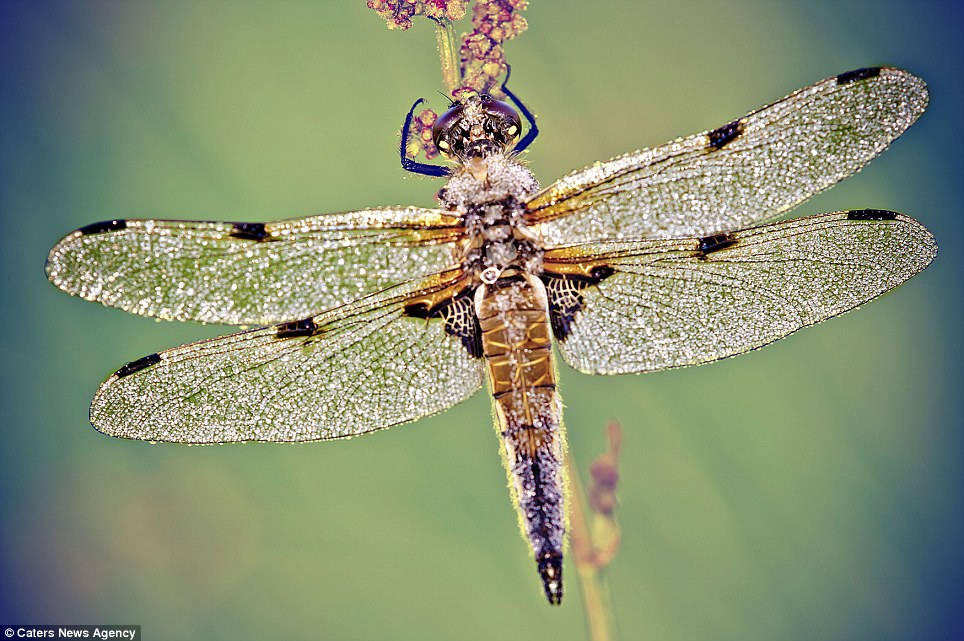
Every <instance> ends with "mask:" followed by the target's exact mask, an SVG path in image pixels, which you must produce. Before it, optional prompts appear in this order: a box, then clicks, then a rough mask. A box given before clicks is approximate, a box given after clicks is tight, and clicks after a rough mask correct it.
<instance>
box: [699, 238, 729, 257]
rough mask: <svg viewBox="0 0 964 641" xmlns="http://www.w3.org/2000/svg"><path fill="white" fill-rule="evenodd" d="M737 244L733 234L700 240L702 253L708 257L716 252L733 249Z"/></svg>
mask: <svg viewBox="0 0 964 641" xmlns="http://www.w3.org/2000/svg"><path fill="white" fill-rule="evenodd" d="M735 244H736V238H733V236H732V235H731V234H713V235H712V236H704V237H703V238H700V253H701V254H703V255H704V256H706V255H707V254H711V253H713V252H715V251H720V250H721V249H726V248H727V247H732V246H733V245H735Z"/></svg>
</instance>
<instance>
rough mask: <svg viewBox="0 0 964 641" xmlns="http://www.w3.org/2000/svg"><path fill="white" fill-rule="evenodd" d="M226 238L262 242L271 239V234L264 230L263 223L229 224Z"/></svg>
mask: <svg viewBox="0 0 964 641" xmlns="http://www.w3.org/2000/svg"><path fill="white" fill-rule="evenodd" d="M231 227H232V229H231V231H230V232H229V233H228V236H231V237H232V238H240V239H242V240H255V241H259V242H260V241H263V240H267V239H269V238H271V232H269V231H268V230H267V229H265V223H231Z"/></svg>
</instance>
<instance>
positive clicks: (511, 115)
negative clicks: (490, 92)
mask: <svg viewBox="0 0 964 641" xmlns="http://www.w3.org/2000/svg"><path fill="white" fill-rule="evenodd" d="M485 98H488V97H487V96H486V97H485ZM485 98H483V100H482V108H483V109H484V110H485V113H487V114H488V115H490V116H492V120H490V122H493V121H494V126H496V127H498V128H501V129H502V131H501V134H502V135H503V136H505V140H504V141H503V142H504V143H506V144H509V143H510V142H513V141H515V140H516V139H518V138H519V135H520V134H521V133H522V120H521V119H520V118H519V113H518V112H517V111H516V110H515V109H513V108H512V107H511V106H510V105H509V104H508V103H505V102H502V101H501V100H495V99H494V98H488V99H487V100H486V99H485ZM493 133H496V132H493Z"/></svg>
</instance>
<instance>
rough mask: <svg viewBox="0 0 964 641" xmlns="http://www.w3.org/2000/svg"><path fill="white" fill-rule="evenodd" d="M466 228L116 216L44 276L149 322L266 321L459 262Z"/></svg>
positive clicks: (364, 215) (68, 243)
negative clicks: (456, 245) (455, 246)
mask: <svg viewBox="0 0 964 641" xmlns="http://www.w3.org/2000/svg"><path fill="white" fill-rule="evenodd" d="M459 224H460V220H459V218H458V216H453V215H451V214H448V213H445V212H442V211H439V210H435V209H420V208H417V207H397V208H385V209H369V210H363V211H355V212H348V213H344V214H330V215H323V216H313V217H309V218H301V219H293V220H287V221H280V222H274V223H263V224H262V223H215V222H191V221H173V220H126V221H125V220H117V221H108V222H104V223H96V224H94V225H89V226H88V227H84V228H82V229H79V230H77V231H75V232H73V233H72V234H70V235H68V236H67V237H65V238H64V239H63V240H61V241H60V242H59V243H58V244H57V245H56V246H55V247H54V248H53V249H52V250H51V251H50V255H49V256H48V258H47V276H48V278H49V279H50V280H51V282H53V283H54V284H55V285H57V287H59V288H61V289H62V290H64V291H66V292H67V293H69V294H72V295H75V296H80V297H81V298H85V299H87V300H93V301H97V302H100V303H103V304H105V305H108V306H110V307H118V308H120V309H123V310H125V311H128V312H132V313H134V314H140V315H142V316H155V317H158V318H164V319H169V320H193V321H201V322H203V323H224V324H228V325H266V324H270V323H278V322H281V321H286V320H291V319H293V318H303V317H306V316H309V315H311V314H314V313H317V312H319V311H322V310H325V309H329V308H332V307H336V306H338V305H341V304H344V303H346V302H349V301H352V300H355V299H357V298H360V297H362V296H365V295H367V294H371V293H373V292H376V291H380V290H382V289H384V288H385V287H388V286H390V285H394V284H396V283H399V282H402V281H405V280H407V279H411V278H417V277H419V276H426V275H429V274H433V273H436V272H439V271H441V270H443V269H445V268H448V267H451V266H452V264H453V263H454V259H453V254H452V246H451V245H450V244H448V243H449V241H451V240H454V239H455V238H457V237H458V234H459V233H460V229H459V228H458V225H459Z"/></svg>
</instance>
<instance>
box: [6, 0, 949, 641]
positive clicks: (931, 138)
mask: <svg viewBox="0 0 964 641" xmlns="http://www.w3.org/2000/svg"><path fill="white" fill-rule="evenodd" d="M0 6H2V15H0V41H2V44H0V50H2V61H0V62H2V112H0V128H2V129H0V133H2V138H0V171H2V184H0V211H2V239H3V242H2V250H0V260H2V274H3V278H2V288H3V292H2V299H0V300H2V304H0V314H2V323H3V324H2V329H3V332H2V339H0V340H2V347H0V356H2V363H3V367H2V381H0V382H2V385H0V394H2V398H0V402H2V413H0V416H2V419H0V423H2V428H0V461H2V462H0V466H2V467H0V479H2V488H3V495H2V503H0V545H2V547H0V605H2V616H0V619H2V621H0V623H6V622H19V623H108V622H109V623H136V624H141V625H143V629H144V638H145V639H269V638H284V639H300V638H326V639H393V640H400V639H502V638H510V637H519V638H525V639H530V640H533V641H534V640H536V639H543V638H545V639H576V638H584V637H585V632H584V629H585V628H584V622H583V613H582V610H581V606H580V599H579V585H578V583H577V581H576V580H575V573H574V572H573V570H572V567H571V565H570V566H567V570H566V572H567V573H568V576H569V581H568V594H567V598H566V602H565V603H564V605H563V606H562V607H561V608H560V609H552V608H550V607H548V606H547V605H546V603H545V601H544V597H543V596H542V594H541V589H540V586H539V584H538V577H537V575H536V572H535V569H534V567H533V563H532V561H531V560H530V558H529V557H528V556H527V552H526V546H525V545H524V543H523V542H522V540H521V539H520V538H519V535H518V531H517V526H516V521H515V515H514V513H513V510H512V508H511V507H510V505H509V502H508V498H507V492H506V489H505V478H504V474H503V471H502V469H501V466H500V461H499V456H498V454H497V442H496V439H495V437H494V435H493V433H492V429H491V427H490V415H489V406H488V401H487V399H486V398H485V396H484V395H479V396H478V397H476V398H474V399H472V400H471V401H469V402H467V403H465V404H463V405H461V406H459V407H457V408H455V409H453V410H451V411H449V412H447V413H445V414H443V415H441V416H437V417H434V418H430V419H426V420H423V421H420V422H419V423H418V424H416V425H410V426H405V427H399V428H396V429H393V430H389V431H387V432H383V433H379V434H377V435H374V436H371V437H366V438H362V439H356V440H352V441H350V442H337V443H328V444H314V445H302V446H286V445H241V446H220V447H206V448H187V447H178V446H157V445H155V446H151V445H148V444H146V443H136V442H127V441H121V440H115V439H110V438H108V437H105V436H102V435H100V434H98V433H97V432H95V431H94V430H93V429H92V428H91V427H90V426H89V425H88V423H87V406H88V402H89V400H90V397H91V395H92V394H93V392H94V390H95V389H96V388H97V385H98V384H99V383H100V381H101V380H102V379H103V378H104V377H106V375H107V374H108V373H110V372H112V371H113V370H115V369H116V368H117V367H118V366H120V365H121V364H123V363H125V362H127V361H130V360H132V359H134V358H137V357H140V356H142V355H144V354H148V353H152V352H155V351H157V350H158V349H161V348H164V347H171V346H174V345H178V344H181V343H184V342H187V341H190V340H195V339H199V338H202V337H207V336H213V335H217V334H218V333H222V332H223V331H224V330H223V329H219V328H212V327H199V326H191V325H185V324H174V323H157V322H154V321H152V320H148V319H144V318H135V317H132V316H128V315H126V314H124V313H122V312H119V311H115V310H108V309H105V308H102V307H100V306H97V305H92V304H90V303H86V302H82V301H80V300H77V299H71V298H69V297H67V296H66V295H64V294H62V293H60V292H58V291H57V290H56V289H55V288H53V287H52V286H50V285H49V284H48V283H47V282H46V280H45V278H44V275H43V262H44V258H45V256H46V253H47V250H48V249H49V248H50V247H51V246H52V245H53V244H54V243H55V242H56V241H57V240H58V239H59V238H60V237H61V236H62V235H64V234H65V233H67V232H69V231H71V230H72V229H74V228H76V227H79V226H81V225H84V224H87V223H90V222H93V221H97V220H102V219H105V218H112V217H149V216H154V217H166V218H201V219H227V220H267V219H273V218H285V217H292V216H296V215H304V214H311V213H319V212H325V211H340V210H347V209H355V208H360V207H363V206H368V205H379V204H396V203H402V204H417V205H426V206H428V205H432V204H433V202H434V200H433V195H434V193H435V191H436V189H437V188H438V187H439V183H438V182H437V181H434V180H431V179H426V178H419V177H414V176H410V175H406V174H405V173H404V172H403V171H402V170H401V169H400V168H399V166H398V160H397V155H396V151H395V148H396V144H397V128H398V127H399V125H400V123H401V120H402V117H403V116H404V114H405V112H406V110H407V109H408V107H409V106H410V105H411V103H412V101H413V100H414V99H415V98H417V97H420V96H425V97H429V98H431V97H432V96H436V97H437V94H436V93H435V91H436V89H441V77H440V73H439V69H438V62H437V55H436V53H435V45H434V38H433V33H432V29H431V26H430V25H429V24H428V23H426V22H424V21H417V23H416V26H415V28H414V29H412V30H411V31H409V32H405V33H399V32H389V31H388V30H386V29H385V25H384V23H383V22H382V21H381V20H380V19H379V18H378V17H377V16H376V15H375V14H373V13H372V12H370V11H369V10H368V9H366V8H365V6H364V2H363V1H362V0H352V1H347V0H346V1H344V2H320V1H316V2H298V1H288V2H252V1H240V0H239V1H232V2H227V1H225V2H215V1H203V2H187V1H175V0H170V1H166V2H146V1H136V0H125V1H108V0H104V1H98V2H36V1H35V2H10V1H5V2H3V3H2V5H0ZM525 15H526V17H527V18H528V20H529V23H530V29H529V31H528V32H526V33H524V34H523V35H522V36H521V37H520V38H519V39H518V40H516V41H513V42H511V43H509V45H508V55H509V61H510V62H511V63H512V64H513V80H512V85H513V88H514V89H515V91H516V92H517V93H518V94H519V95H520V96H522V97H523V99H524V100H525V101H526V102H527V103H528V105H529V106H530V107H531V108H532V109H533V110H534V111H535V113H537V114H538V116H539V124H540V128H541V129H542V136H541V137H540V139H539V140H538V141H537V142H536V144H535V145H534V146H533V147H532V148H531V151H530V152H529V153H528V156H527V157H528V160H529V161H530V162H531V166H532V168H533V169H534V171H535V172H536V174H537V175H538V176H539V177H540V179H541V180H542V181H543V183H544V184H545V183H548V182H550V181H551V180H553V179H555V178H556V177H558V176H560V175H562V174H563V173H566V172H568V171H569V170H571V169H574V168H576V167H580V166H582V165H584V164H587V163H589V162H591V161H593V160H597V159H605V158H608V157H611V156H613V155H616V154H618V153H621V152H624V151H629V150H631V149H635V148H637V147H641V146H648V145H653V144H658V143H661V142H664V141H666V140H669V139H671V138H674V137H676V136H680V135H684V134H688V133H692V132H695V131H699V130H703V129H707V128H711V127H716V126H718V125H720V124H722V123H725V122H728V121H729V120H731V119H733V118H735V117H737V116H739V115H742V114H743V113H745V112H747V111H749V110H751V109H754V108H757V107H759V106H760V105H763V104H765V103H767V102H770V101H772V100H775V99H777V98H779V97H781V96H783V95H785V94H786V93H788V92H790V91H791V90H794V89H796V88H798V87H802V86H804V85H807V84H809V83H811V82H814V81H816V80H819V79H821V78H824V77H826V76H830V75H834V74H836V73H839V72H842V71H845V70H849V69H853V68H856V67H862V66H871V65H880V64H892V65H897V66H901V67H904V68H907V69H909V70H911V71H913V72H915V73H917V74H919V75H921V76H922V77H924V78H925V79H926V80H927V82H928V83H929V86H930V89H931V106H930V108H929V110H928V112H927V113H926V114H925V115H924V117H923V118H922V119H921V121H920V122H919V123H918V124H917V125H915V126H914V127H913V128H912V129H911V130H910V132H909V133H908V134H907V135H906V136H905V137H904V138H902V139H901V140H899V141H898V142H897V143H896V144H895V145H894V146H893V148H892V149H891V150H890V151H888V152H887V153H886V154H885V155H884V156H883V157H881V158H880V159H879V160H877V161H875V162H874V163H873V164H872V165H871V166H870V167H868V168H867V169H866V170H865V171H863V172H862V173H861V174H859V175H857V176H855V177H853V178H851V179H849V180H847V181H845V182H844V183H843V184H841V185H839V186H837V187H836V188H834V189H832V190H831V191H829V192H827V193H825V194H823V195H821V196H819V197H817V198H815V199H814V200H812V201H810V202H808V203H806V204H805V205H803V206H802V207H801V208H800V209H799V210H797V213H798V214H807V213H816V212H819V211H831V210H839V209H847V208H857V207H861V208H862V207H875V208H885V209H894V210H897V211H903V212H906V213H908V214H910V215H913V216H915V217H917V218H918V219H920V220H921V221H922V222H924V223H925V224H926V225H928V227H930V229H931V230H932V231H933V232H934V234H935V236H936V237H937V239H938V242H939V243H940V245H941V253H940V255H939V256H938V258H937V261H936V262H935V263H934V264H933V265H932V266H931V267H930V268H928V269H927V270H926V271H925V272H924V273H923V274H921V275H920V276H918V277H917V278H915V279H913V280H912V281H911V282H909V283H908V284H906V285H904V286H903V287H901V288H899V289H898V290H896V291H895V292H893V293H891V294H889V295H886V296H884V297H883V298H882V299H880V300H878V301H875V302H874V303H872V304H870V305H868V306H866V307H865V308H863V309H861V310H860V311H857V312H855V313H851V314H847V315H846V316H844V317H842V318H839V319H835V320H833V321H831V322H830V323H827V324H825V325H821V326H819V327H817V328H814V329H810V330H807V331H805V332H802V333H800V334H798V335H795V336H792V337H790V338H789V339H787V340H784V341H781V342H780V343H778V344H776V345H773V346H771V347H768V348H767V349H765V350H761V351H759V352H755V353H752V354H749V355H745V356H742V357H740V358H736V359H731V360H729V361H725V362H721V363H717V364H714V365H711V366H706V367H700V368H695V369H686V370H679V371H673V372H666V373H659V374H653V375H648V376H645V377H636V376H625V377H616V378H602V377H588V376H583V375H580V374H576V373H574V372H572V371H570V370H568V369H566V368H563V371H562V374H561V376H562V380H561V384H562V390H563V394H564V398H565V399H566V402H567V415H566V418H567V424H568V427H569V432H570V445H571V448H572V451H573V453H574V455H575V457H576V459H577V461H578V462H579V463H580V465H581V467H583V469H585V468H586V467H587V466H588V464H589V462H590V461H591V460H592V458H593V457H595V456H596V455H597V454H598V453H599V452H600V451H601V450H602V449H603V447H604V438H603V426H604V424H605V423H606V421H608V420H609V419H617V420H619V421H620V422H621V423H622V425H623V433H624V444H623V459H622V467H621V473H622V478H621V485H620V489H619V497H620V501H621V503H620V505H619V511H618V518H619V521H620V523H621V526H622V534H623V544H622V549H621V550H620V552H619V555H618V557H617V558H616V560H615V562H614V564H613V565H612V567H611V568H610V569H609V571H608V578H609V581H610V585H611V589H612V596H613V603H614V615H615V619H616V622H617V626H618V631H619V633H620V635H621V636H622V638H624V639H642V638H650V639H740V640H747V639H767V640H774V639H873V640H881V639H951V638H955V637H956V638H961V636H962V635H964V615H962V614H961V610H962V589H961V585H962V583H964V576H962V575H964V571H962V570H964V546H962V545H961V541H962V540H964V531H962V530H964V527H962V521H964V519H962V506H964V474H962V468H961V464H960V461H961V454H962V449H964V448H962V445H964V436H962V429H961V428H962V421H961V416H962V407H961V367H962V366H961V363H962V356H964V354H962V353H961V330H960V318H961V312H962V305H961V300H962V294H964V292H962V285H961V282H962V251H961V242H960V240H959V239H960V235H961V231H960V230H961V207H962V198H961V182H962V181H961V179H962V150H964V145H962V144H961V142H960V138H961V127H962V122H964V74H962V71H961V68H962V60H964V55H962V54H964V52H962V45H961V35H960V34H961V32H962V30H964V19H962V9H961V4H959V3H956V2H946V3H942V2H921V1H915V2H909V1H908V2H893V1H890V2H888V1H883V2H853V1H849V0H847V1H839V2H829V1H827V2H822V1H814V2H797V1H781V2H773V1H768V2H763V1H759V2H753V1H739V2H737V1H730V2H725V3H710V2H685V1H684V2H667V1H663V2H643V3H639V2H625V3H616V2H606V3H590V2H576V1H574V0H572V1H568V2H561V1H559V0H556V1H553V2H538V1H537V2H533V3H532V6H531V7H530V9H529V10H528V11H527V12H526V13H525ZM440 102H441V99H438V100H436V103H440ZM441 106H442V105H439V104H436V108H439V107H441Z"/></svg>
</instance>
